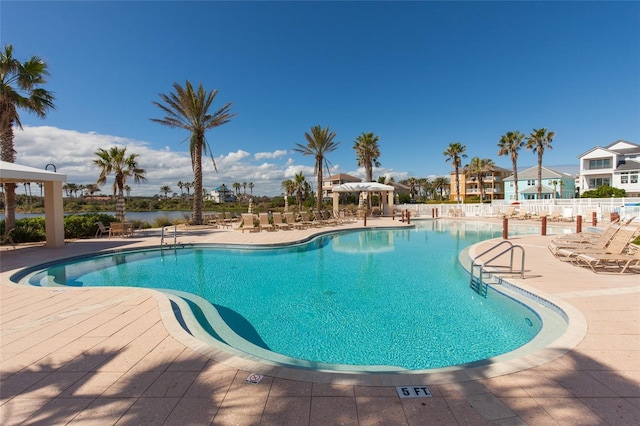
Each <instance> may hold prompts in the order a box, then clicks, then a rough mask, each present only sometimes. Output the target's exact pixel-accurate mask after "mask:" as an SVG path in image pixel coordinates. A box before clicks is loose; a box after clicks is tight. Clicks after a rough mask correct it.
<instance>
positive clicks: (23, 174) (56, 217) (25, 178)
mask: <svg viewBox="0 0 640 426" xmlns="http://www.w3.org/2000/svg"><path fill="white" fill-rule="evenodd" d="M66 181H67V175H63V174H60V173H56V172H50V171H47V170H40V169H36V168H34V167H27V166H22V165H20V164H15V163H8V162H6V161H0V183H3V184H4V183H25V182H42V183H43V184H44V226H45V232H46V237H47V242H46V246H47V247H52V248H53V247H62V246H63V245H64V210H63V205H62V182H66Z"/></svg>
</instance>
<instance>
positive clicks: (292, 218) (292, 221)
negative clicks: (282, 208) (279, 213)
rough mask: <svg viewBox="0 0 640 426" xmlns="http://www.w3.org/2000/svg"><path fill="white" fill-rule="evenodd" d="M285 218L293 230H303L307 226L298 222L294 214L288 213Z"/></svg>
mask: <svg viewBox="0 0 640 426" xmlns="http://www.w3.org/2000/svg"><path fill="white" fill-rule="evenodd" d="M284 217H285V218H286V219H287V223H288V224H289V225H291V226H292V227H293V228H298V229H303V228H305V227H306V225H305V224H304V223H302V222H297V221H296V217H295V216H294V214H293V213H291V212H287V213H285V214H284Z"/></svg>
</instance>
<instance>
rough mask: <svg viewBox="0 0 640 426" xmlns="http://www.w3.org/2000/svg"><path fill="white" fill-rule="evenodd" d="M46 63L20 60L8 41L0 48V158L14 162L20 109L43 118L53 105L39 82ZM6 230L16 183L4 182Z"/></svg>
mask: <svg viewBox="0 0 640 426" xmlns="http://www.w3.org/2000/svg"><path fill="white" fill-rule="evenodd" d="M48 75H49V71H48V70H47V64H46V63H45V62H44V61H43V60H42V59H41V58H39V57H37V56H32V57H31V59H29V60H27V61H25V62H20V61H19V60H18V59H16V58H14V57H13V46H12V45H10V44H7V45H6V46H4V49H3V50H2V51H0V159H1V160H2V161H7V162H9V163H13V162H15V161H16V150H15V148H14V145H13V136H14V135H13V126H14V125H17V126H18V127H19V128H20V129H22V123H21V121H20V115H19V114H18V111H19V110H25V111H27V112H30V113H34V114H36V115H37V116H38V117H40V118H44V117H46V115H47V112H49V110H50V109H53V108H55V106H54V105H53V101H54V100H55V97H54V96H53V93H51V92H49V91H47V90H45V89H43V88H42V87H41V86H42V85H44V84H45V83H47V79H46V77H47V76H48ZM3 192H4V217H5V228H4V229H5V234H6V235H8V233H9V231H11V230H12V229H13V228H15V226H16V184H15V183H12V182H7V183H5V184H4V191H3Z"/></svg>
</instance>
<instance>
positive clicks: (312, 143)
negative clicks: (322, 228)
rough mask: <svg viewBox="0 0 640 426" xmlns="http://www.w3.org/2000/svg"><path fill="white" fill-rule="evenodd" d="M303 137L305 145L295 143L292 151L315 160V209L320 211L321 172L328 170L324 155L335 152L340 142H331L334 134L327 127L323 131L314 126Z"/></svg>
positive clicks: (327, 162)
mask: <svg viewBox="0 0 640 426" xmlns="http://www.w3.org/2000/svg"><path fill="white" fill-rule="evenodd" d="M304 137H305V138H306V139H307V144H306V145H302V144H300V143H296V147H295V148H293V150H294V151H296V152H300V153H301V154H302V155H312V156H313V157H314V158H315V160H316V164H315V167H314V174H315V176H317V178H318V186H317V193H318V198H317V200H316V203H317V205H316V208H317V209H318V210H322V170H323V168H326V169H327V171H328V170H329V161H328V160H327V159H326V155H327V154H328V153H329V152H332V151H335V150H336V149H337V148H338V145H340V142H335V141H334V140H333V139H334V138H335V137H336V132H332V131H331V130H329V126H327V127H326V128H324V129H323V128H322V127H320V126H314V127H312V128H311V132H310V133H305V134H304Z"/></svg>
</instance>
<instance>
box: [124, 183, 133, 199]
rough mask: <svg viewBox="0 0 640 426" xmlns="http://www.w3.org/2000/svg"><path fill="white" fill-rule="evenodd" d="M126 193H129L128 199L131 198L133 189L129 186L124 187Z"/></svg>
mask: <svg viewBox="0 0 640 426" xmlns="http://www.w3.org/2000/svg"><path fill="white" fill-rule="evenodd" d="M124 192H126V193H127V198H131V187H130V186H129V185H125V186H124Z"/></svg>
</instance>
